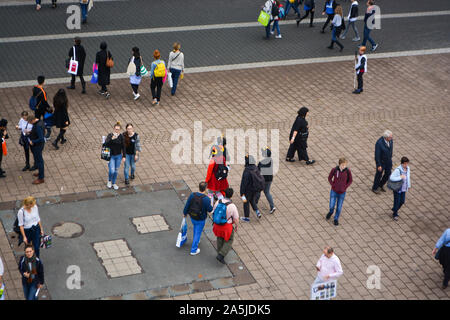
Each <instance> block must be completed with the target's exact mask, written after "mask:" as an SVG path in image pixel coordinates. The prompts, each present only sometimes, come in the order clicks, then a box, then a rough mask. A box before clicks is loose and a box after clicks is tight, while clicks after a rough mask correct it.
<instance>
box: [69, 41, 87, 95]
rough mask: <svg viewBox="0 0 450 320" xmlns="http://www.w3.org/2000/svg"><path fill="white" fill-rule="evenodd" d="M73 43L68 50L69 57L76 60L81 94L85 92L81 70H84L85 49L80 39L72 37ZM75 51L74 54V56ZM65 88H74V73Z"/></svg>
mask: <svg viewBox="0 0 450 320" xmlns="http://www.w3.org/2000/svg"><path fill="white" fill-rule="evenodd" d="M74 43H75V45H74V46H73V47H72V48H70V50H69V58H70V59H74V60H75V61H78V71H77V74H76V75H77V76H79V77H80V81H81V86H82V88H83V90H82V91H81V93H82V94H85V93H86V82H85V81H84V77H83V71H84V62H85V60H86V51H85V50H84V47H83V46H82V45H81V39H80V38H78V37H76V38H75V39H74ZM74 51H75V56H74ZM67 89H75V75H74V74H72V80H71V81H70V86H68V87H67Z"/></svg>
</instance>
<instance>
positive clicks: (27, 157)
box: [23, 138, 30, 166]
mask: <svg viewBox="0 0 450 320" xmlns="http://www.w3.org/2000/svg"><path fill="white" fill-rule="evenodd" d="M25 139H28V138H25ZM23 151H24V152H25V165H27V166H29V165H30V145H29V144H28V143H26V144H25V145H24V146H23Z"/></svg>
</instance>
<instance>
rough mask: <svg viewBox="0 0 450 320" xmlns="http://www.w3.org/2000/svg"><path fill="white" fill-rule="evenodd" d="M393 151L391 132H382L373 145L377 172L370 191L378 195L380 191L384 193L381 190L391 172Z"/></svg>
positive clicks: (383, 190)
mask: <svg viewBox="0 0 450 320" xmlns="http://www.w3.org/2000/svg"><path fill="white" fill-rule="evenodd" d="M393 150H394V141H393V140H392V132H391V131H389V130H386V131H384V133H383V136H382V137H381V138H380V139H378V140H377V143H376V144H375V163H376V167H377V171H376V173H375V179H374V181H373V186H372V191H373V192H374V193H376V194H379V193H380V191H382V192H386V190H385V189H384V188H383V186H384V185H385V183H386V182H387V181H388V179H389V176H390V175H391V170H392V154H393Z"/></svg>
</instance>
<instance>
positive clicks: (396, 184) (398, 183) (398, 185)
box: [387, 169, 403, 192]
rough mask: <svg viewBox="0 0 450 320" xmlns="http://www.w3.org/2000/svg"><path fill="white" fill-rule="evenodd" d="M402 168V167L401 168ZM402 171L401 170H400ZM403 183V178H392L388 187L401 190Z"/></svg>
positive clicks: (395, 190)
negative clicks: (397, 179) (395, 179)
mask: <svg viewBox="0 0 450 320" xmlns="http://www.w3.org/2000/svg"><path fill="white" fill-rule="evenodd" d="M399 170H400V169H399ZM400 173H401V172H400ZM402 185H403V179H402V180H400V181H392V180H391V179H390V178H389V180H388V182H387V187H388V189H391V190H392V191H394V192H397V191H399V190H400V189H401V188H402Z"/></svg>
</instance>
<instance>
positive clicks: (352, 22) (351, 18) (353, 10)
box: [341, 0, 361, 41]
mask: <svg viewBox="0 0 450 320" xmlns="http://www.w3.org/2000/svg"><path fill="white" fill-rule="evenodd" d="M351 1H352V4H351V6H350V10H349V13H348V17H347V19H348V26H347V28H346V29H345V31H344V33H343V34H341V39H342V40H344V39H345V36H346V35H347V32H348V30H350V27H352V28H353V31H354V32H355V37H354V38H353V39H352V41H359V40H361V38H360V37H359V33H358V29H357V28H356V20H358V1H356V0H351Z"/></svg>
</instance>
